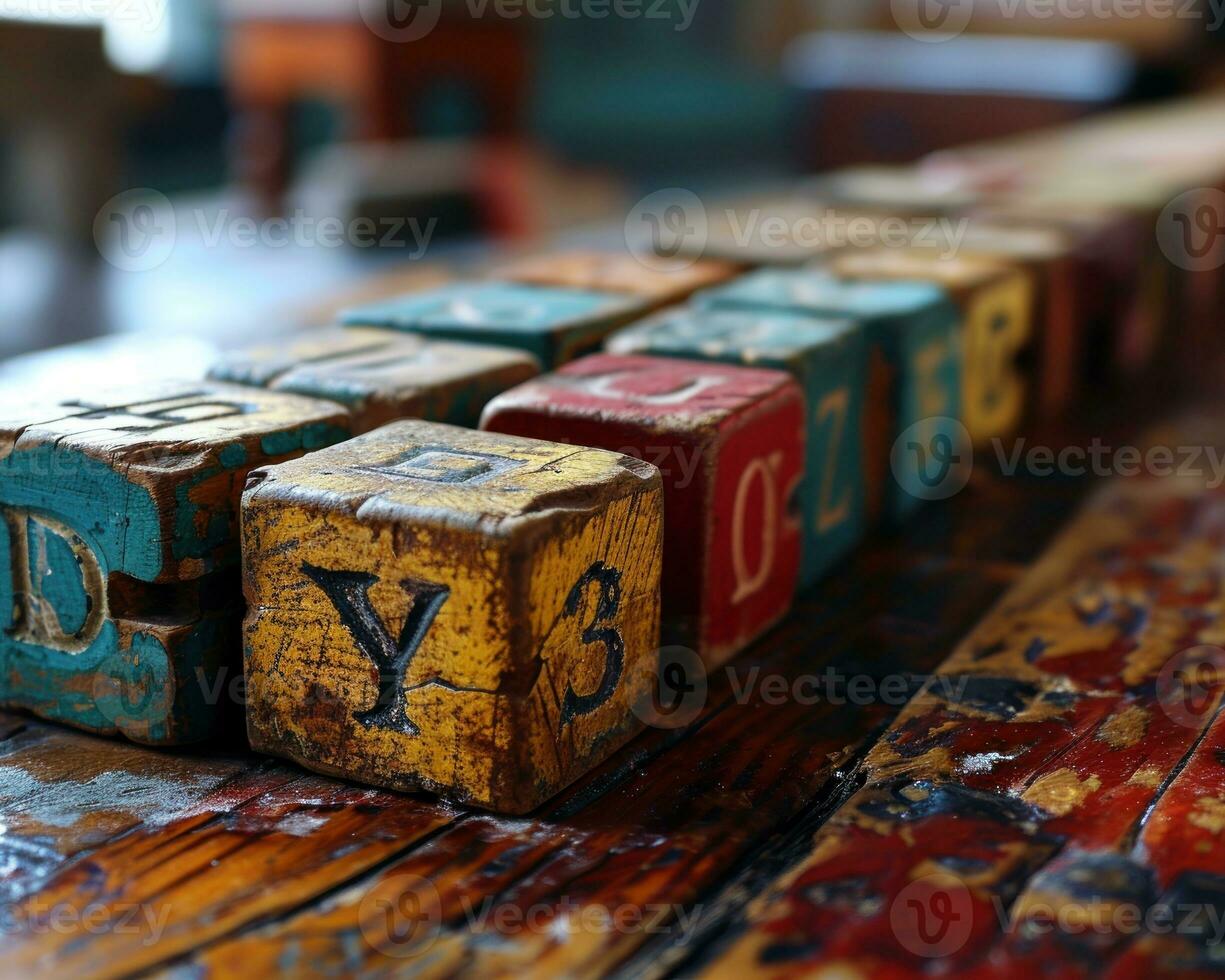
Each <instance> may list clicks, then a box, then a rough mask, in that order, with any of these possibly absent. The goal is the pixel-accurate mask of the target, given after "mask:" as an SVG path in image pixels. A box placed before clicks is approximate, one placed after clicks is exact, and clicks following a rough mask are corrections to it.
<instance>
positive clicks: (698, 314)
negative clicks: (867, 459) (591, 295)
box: [608, 307, 869, 587]
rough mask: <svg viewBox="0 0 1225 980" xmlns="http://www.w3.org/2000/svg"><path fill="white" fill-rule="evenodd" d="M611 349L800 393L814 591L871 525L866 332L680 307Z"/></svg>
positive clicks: (806, 533)
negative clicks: (777, 382) (788, 381)
mask: <svg viewBox="0 0 1225 980" xmlns="http://www.w3.org/2000/svg"><path fill="white" fill-rule="evenodd" d="M608 349H609V350H610V351H611V352H612V353H615V354H639V355H654V356H658V357H678V358H687V359H690V360H711V361H719V362H722V363H728V364H739V365H741V366H744V367H752V368H771V369H774V370H779V371H786V372H788V373H789V374H791V375H792V376H793V377H794V378H795V379H796V381H798V382H799V384H800V386H801V387H802V388H803V389H804V394H805V398H806V402H807V412H808V421H807V443H808V449H807V453H806V455H807V465H806V467H805V476H804V485H803V488H802V490H801V494H800V498H801V513H802V516H803V522H804V523H803V538H804V557H803V563H802V566H801V572H800V583H801V585H802V586H804V587H807V586H810V585H812V584H813V583H815V582H816V581H817V580H818V579H819V578H820V577H821V576H822V575H824V574H825V573H826V572H828V571H829V569H830V568H831V567H833V566H834V565H835V564H836V563H837V562H838V561H839V560H840V559H841V558H843V557H844V556H845V555H846V554H847V552H848V551H850V550H851V549H852V548H853V547H855V545H856V544H858V543H859V541H860V540H861V539H862V537H863V534H864V529H865V523H866V516H867V515H866V490H865V482H864V481H865V468H864V454H865V448H866V447H865V431H864V406H865V398H866V395H867V386H868V353H869V344H868V336H867V332H866V331H865V329H864V328H863V326H862V324H860V323H858V322H856V321H853V320H835V319H830V318H821V317H817V316H807V315H803V314H797V313H790V312H761V311H754V310H747V309H746V310H734V309H728V310H720V309H694V308H689V307H686V308H677V309H673V310H667V311H664V312H663V313H660V314H658V315H657V316H654V317H651V318H650V319H648V320H646V321H644V322H643V323H641V324H638V325H636V326H633V327H630V328H628V329H626V330H622V331H620V332H619V333H617V334H615V335H614V336H613V337H612V338H611V339H610V340H609V342H608Z"/></svg>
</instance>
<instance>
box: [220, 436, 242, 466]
mask: <svg viewBox="0 0 1225 980" xmlns="http://www.w3.org/2000/svg"><path fill="white" fill-rule="evenodd" d="M217 458H218V459H219V460H220V461H221V465H222V466H224V467H225V468H226V469H227V470H236V469H238V467H240V466H242V465H243V464H244V463H246V461H247V447H246V446H244V445H243V444H242V443H241V442H236V443H234V444H233V445H231V446H226V447H225V449H223V450H221V452H220V453H219V454H218V455H217Z"/></svg>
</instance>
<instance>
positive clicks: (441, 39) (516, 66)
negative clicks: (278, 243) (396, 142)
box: [225, 0, 528, 209]
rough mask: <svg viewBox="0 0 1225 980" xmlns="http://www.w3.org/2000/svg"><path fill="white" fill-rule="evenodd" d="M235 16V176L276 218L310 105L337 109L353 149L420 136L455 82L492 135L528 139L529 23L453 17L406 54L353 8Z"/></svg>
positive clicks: (234, 10) (243, 0)
mask: <svg viewBox="0 0 1225 980" xmlns="http://www.w3.org/2000/svg"><path fill="white" fill-rule="evenodd" d="M226 13H227V17H228V23H227V40H226V59H225V61H226V64H225V74H226V85H227V88H228V92H229V96H230V99H231V101H232V104H233V107H234V110H235V112H236V114H237V119H238V121H237V127H238V128H237V134H236V137H237V138H236V141H235V146H234V161H235V171H236V173H237V175H238V176H239V177H240V178H241V179H243V180H245V181H246V182H248V183H249V184H250V185H251V186H252V187H253V188H254V189H256V190H257V191H258V192H259V194H260V196H261V198H262V199H263V200H264V201H265V202H266V204H267V205H268V206H269V208H270V209H275V208H276V206H277V204H278V203H279V201H280V198H281V195H282V193H283V192H284V190H285V187H286V184H287V181H288V176H289V162H290V151H289V148H290V135H291V134H290V110H291V108H292V106H293V104H294V103H295V102H297V101H299V100H301V99H306V98H316V99H321V100H326V101H328V102H331V103H333V104H336V105H338V106H339V107H340V108H341V109H342V110H343V113H344V118H345V124H344V125H345V130H346V131H345V132H344V133H343V137H344V138H348V139H357V140H393V139H403V138H405V137H409V136H413V135H416V133H417V131H418V125H417V121H418V112H419V109H420V107H421V103H422V101H423V99H424V98H425V97H426V95H427V93H428V90H429V89H430V88H431V87H432V86H434V85H436V84H437V83H438V82H439V81H440V80H444V79H457V80H460V81H462V82H463V83H465V84H466V85H467V86H469V87H470V88H471V90H472V91H473V93H474V95H475V96H476V97H477V100H478V102H479V104H480V106H481V108H482V111H483V114H484V120H483V127H482V131H483V133H485V134H489V135H495V136H509V135H512V134H514V133H516V132H517V131H518V130H519V129H520V124H521V120H522V115H523V108H524V103H525V99H526V94H527V93H526V87H527V81H528V67H527V53H526V49H525V40H524V32H523V30H522V28H521V26H520V24H521V23H522V21H521V20H504V19H499V18H497V17H487V18H474V17H472V16H470V15H469V14H468V13H467V9H466V6H465V5H463V4H460V5H458V7H456V6H454V5H453V6H452V7H448V8H444V12H443V15H442V18H441V20H440V22H439V23H438V25H437V27H435V28H434V29H433V31H432V32H431V33H430V34H429V36H428V37H427V38H423V39H421V40H419V41H412V42H404V43H397V42H393V41H388V40H385V39H383V38H382V37H380V36H378V35H377V34H376V33H375V32H374V31H373V30H371V29H370V27H369V26H368V25H367V24H366V22H365V21H363V20H362V18H361V16H360V14H359V8H358V4H356V3H354V2H352V0H348V2H346V0H312V2H303V3H287V2H285V0H233V2H231V3H230V4H229V5H228V6H227V8H226Z"/></svg>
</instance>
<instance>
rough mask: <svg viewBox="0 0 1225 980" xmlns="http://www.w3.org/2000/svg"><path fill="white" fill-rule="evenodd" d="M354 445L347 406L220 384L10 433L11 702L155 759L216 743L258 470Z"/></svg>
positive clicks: (6, 669) (124, 395)
mask: <svg viewBox="0 0 1225 980" xmlns="http://www.w3.org/2000/svg"><path fill="white" fill-rule="evenodd" d="M12 411H13V410H9V411H7V412H6V414H11V412H12ZM347 435H348V419H347V417H346V416H345V413H344V412H343V411H342V410H341V409H340V408H339V406H337V405H334V404H331V403H329V402H321V401H316V400H313V399H308V398H300V397H294V396H291V395H282V394H277V393H273V392H266V391H260V390H258V389H249V388H239V387H236V386H233V385H223V384H213V383H208V382H201V383H197V384H191V385H187V384H173V385H171V384H166V385H158V386H141V387H140V388H136V389H132V388H128V389H115V390H110V391H104V392H98V393H96V394H95V395H94V396H92V397H90V398H88V399H80V400H74V401H64V402H60V403H58V404H51V405H48V406H42V407H39V406H32V407H30V408H29V409H28V410H24V409H23V410H22V413H21V415H20V416H19V417H17V418H11V417H10V418H9V419H7V420H0V516H2V517H3V522H2V524H0V658H2V660H3V672H2V673H0V704H3V705H4V706H6V707H15V708H24V709H27V710H29V711H33V712H34V713H36V714H38V715H40V716H42V717H44V718H48V719H51V720H53V721H59V722H63V723H66V724H70V725H74V726H76V727H78V728H83V729H86V730H88V731H92V732H97V733H100V734H123V735H126V736H127V737H129V738H131V739H133V740H134V741H138V742H143V743H146V744H154V745H174V744H181V743H186V742H194V741H199V740H202V739H205V738H208V737H209V736H210V735H212V734H213V733H214V730H215V727H216V724H217V721H218V714H219V707H220V706H219V704H218V698H217V696H216V691H217V690H218V688H219V687H222V688H224V687H225V686H226V685H227V684H228V683H229V682H230V681H232V680H233V679H234V677H235V676H237V671H238V669H239V665H238V663H237V657H236V656H233V657H232V655H233V654H235V653H236V640H237V636H238V619H239V617H240V615H241V613H240V608H241V607H240V605H239V602H238V599H239V596H238V589H237V569H238V566H239V541H238V529H239V501H240V496H241V493H242V488H243V485H244V483H245V481H246V477H247V472H248V470H250V469H251V468H252V467H253V466H259V465H262V464H265V463H269V462H278V461H282V460H286V459H290V458H292V457H294V456H297V455H301V454H302V453H303V452H307V451H310V450H314V449H318V448H320V447H322V446H325V445H329V444H331V443H334V442H337V441H339V440H341V439H344V438H346V437H347ZM230 574H233V576H234V580H233V581H231V580H230V579H229V577H228V576H229V575H230ZM231 657H232V659H233V661H234V662H233V663H231V662H230V661H231Z"/></svg>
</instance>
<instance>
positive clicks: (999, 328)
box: [831, 249, 1034, 448]
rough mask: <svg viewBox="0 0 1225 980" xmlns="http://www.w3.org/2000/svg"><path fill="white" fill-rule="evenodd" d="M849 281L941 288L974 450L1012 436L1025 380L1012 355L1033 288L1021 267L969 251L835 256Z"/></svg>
mask: <svg viewBox="0 0 1225 980" xmlns="http://www.w3.org/2000/svg"><path fill="white" fill-rule="evenodd" d="M831 271H833V272H834V274H835V275H838V276H841V277H844V278H848V279H861V280H862V279H868V280H890V279H893V280H903V281H912V282H913V281H926V282H931V283H935V284H937V285H940V286H942V287H943V288H944V289H945V290H947V291H948V293H949V295H950V296H951V297H952V298H953V300H954V302H956V304H957V305H958V307H959V308H960V310H961V315H962V353H963V357H964V362H965V370H964V372H963V374H962V399H961V400H962V412H963V421H964V422H965V426H966V429H967V430H969V433H970V438H971V440H972V441H973V443H974V446H975V448H985V447H987V446H988V445H990V443H991V440H993V439H996V438H1007V437H1009V436H1011V435H1013V434H1014V433H1015V432H1016V431H1017V428H1018V427H1019V426H1020V424H1021V421H1022V419H1023V417H1024V414H1025V411H1026V406H1027V403H1028V399H1029V398H1030V383H1029V379H1028V378H1026V376H1025V374H1024V372H1023V370H1022V368H1021V366H1020V364H1019V363H1018V359H1019V357H1020V355H1021V353H1022V352H1023V351H1025V350H1026V349H1027V348H1028V347H1029V345H1030V342H1031V339H1032V337H1033V329H1034V327H1033V318H1034V288H1033V282H1032V281H1031V278H1030V276H1029V274H1028V273H1027V272H1025V270H1024V269H1021V268H1019V267H1017V266H1016V265H1010V264H1006V263H1001V262H997V261H993V260H988V259H982V258H971V257H969V256H965V257H961V256H958V257H956V258H941V257H940V256H939V255H936V254H933V253H931V252H925V251H920V250H915V249H911V250H900V249H893V250H882V251H879V252H861V253H856V254H845V255H840V256H838V257H837V258H836V259H835V260H834V261H833V262H832V263H831Z"/></svg>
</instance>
